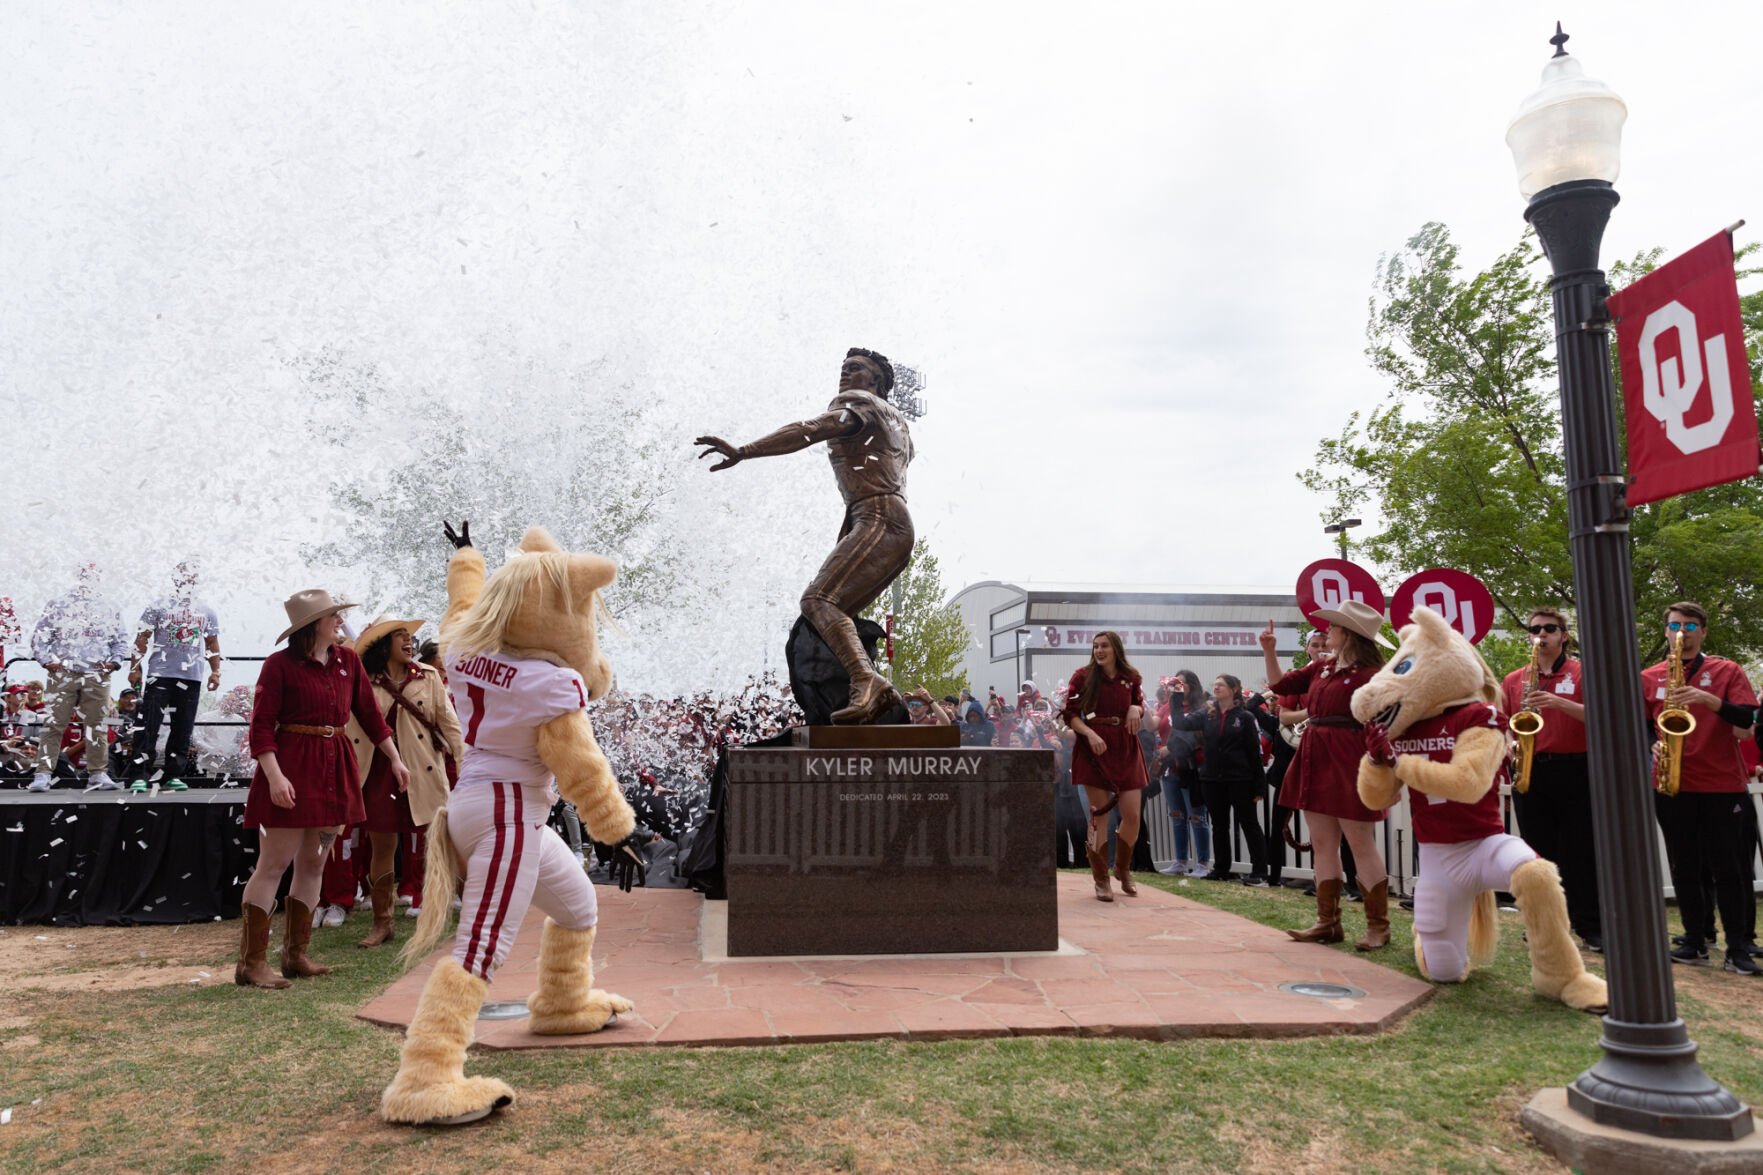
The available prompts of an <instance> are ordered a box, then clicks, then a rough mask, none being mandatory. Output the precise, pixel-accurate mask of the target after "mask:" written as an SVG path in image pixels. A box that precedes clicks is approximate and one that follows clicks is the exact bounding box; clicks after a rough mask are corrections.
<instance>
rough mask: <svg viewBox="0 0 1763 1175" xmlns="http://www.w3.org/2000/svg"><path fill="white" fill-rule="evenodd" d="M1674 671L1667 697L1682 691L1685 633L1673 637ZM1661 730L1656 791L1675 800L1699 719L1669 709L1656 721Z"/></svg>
mask: <svg viewBox="0 0 1763 1175" xmlns="http://www.w3.org/2000/svg"><path fill="white" fill-rule="evenodd" d="M1669 661H1670V665H1671V669H1670V676H1669V679H1668V680H1669V682H1670V684H1669V685H1668V686H1667V688H1666V692H1667V694H1669V693H1670V691H1671V690H1677V689H1682V688H1683V633H1681V632H1678V633H1673V634H1672V636H1671V656H1670V658H1669ZM1653 725H1654V726H1655V727H1657V728H1658V730H1659V747H1658V749H1657V750H1655V751H1654V752H1653V789H1654V790H1655V791H1657V792H1658V793H1659V794H1660V795H1665V796H1674V795H1676V794H1677V785H1678V783H1679V782H1680V776H1681V775H1682V773H1683V740H1684V739H1686V738H1688V737H1689V736H1690V734H1691V733H1693V732H1694V731H1695V729H1696V716H1695V715H1694V714H1691V713H1690V712H1689V711H1688V710H1680V709H1677V708H1676V707H1672V706H1667V707H1666V708H1665V709H1662V710H1660V711H1659V717H1657V718H1655V719H1653Z"/></svg>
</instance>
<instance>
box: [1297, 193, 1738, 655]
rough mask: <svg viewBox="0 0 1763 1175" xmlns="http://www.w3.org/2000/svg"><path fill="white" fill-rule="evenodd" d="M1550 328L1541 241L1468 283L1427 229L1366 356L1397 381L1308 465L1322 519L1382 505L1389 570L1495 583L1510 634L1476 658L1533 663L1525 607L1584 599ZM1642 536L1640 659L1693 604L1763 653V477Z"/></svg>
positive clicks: (1381, 282) (1376, 307)
mask: <svg viewBox="0 0 1763 1175" xmlns="http://www.w3.org/2000/svg"><path fill="white" fill-rule="evenodd" d="M1657 259H1658V253H1657V251H1654V252H1651V253H1647V254H1643V255H1642V256H1640V257H1637V258H1634V259H1633V260H1631V261H1628V262H1625V263H1622V264H1620V265H1617V266H1613V267H1612V273H1611V276H1612V283H1613V284H1622V283H1625V282H1626V281H1630V280H1633V278H1635V277H1638V276H1640V275H1641V274H1643V273H1645V272H1647V271H1649V270H1651V268H1652V267H1653V266H1654V264H1656V262H1657ZM1747 272H1749V271H1747ZM1743 303H1744V313H1745V322H1746V332H1747V338H1754V337H1755V336H1756V335H1757V334H1758V333H1759V331H1760V329H1763V295H1751V296H1749V297H1747V298H1745V299H1744V300H1743ZM1553 323H1554V319H1553V312H1552V309H1551V306H1550V302H1549V292H1548V272H1547V267H1546V265H1545V264H1544V263H1543V260H1542V257H1541V254H1540V252H1539V251H1538V249H1537V247H1536V245H1535V242H1534V238H1533V237H1532V236H1530V235H1529V234H1528V233H1527V234H1526V235H1525V237H1524V238H1523V239H1521V240H1520V241H1519V243H1518V244H1517V245H1516V246H1514V247H1513V248H1512V249H1511V250H1509V251H1507V252H1506V253H1504V254H1502V255H1500V256H1499V257H1497V258H1496V259H1495V260H1494V262H1493V263H1492V264H1491V265H1489V266H1488V267H1487V268H1486V269H1485V270H1482V271H1481V272H1479V273H1475V274H1473V275H1469V276H1465V275H1464V274H1463V273H1462V266H1461V261H1460V258H1459V255H1458V249H1457V246H1456V245H1455V244H1454V243H1453V242H1452V240H1451V237H1450V233H1449V231H1448V230H1447V229H1446V228H1445V227H1444V226H1443V225H1440V224H1428V225H1426V226H1425V227H1423V228H1422V229H1421V230H1420V231H1419V232H1418V233H1416V234H1415V235H1414V236H1413V237H1412V238H1410V239H1409V241H1408V242H1407V244H1406V245H1405V246H1404V247H1403V249H1402V250H1401V251H1399V252H1398V253H1396V254H1394V255H1393V256H1390V257H1386V258H1384V259H1383V261H1382V262H1381V263H1380V264H1379V266H1378V272H1377V279H1376V283H1375V287H1374V291H1373V295H1372V298H1371V304H1370V314H1369V322H1368V326H1367V343H1368V345H1367V348H1366V355H1367V357H1368V359H1369V360H1370V362H1371V365H1372V368H1373V369H1374V370H1375V371H1376V372H1377V373H1378V374H1379V375H1380V376H1382V377H1383V378H1384V379H1385V380H1386V381H1387V384H1388V391H1387V395H1386V398H1385V402H1384V403H1383V404H1382V405H1380V406H1378V407H1376V408H1374V409H1372V410H1371V411H1369V412H1368V413H1366V414H1363V415H1362V414H1360V413H1354V414H1353V415H1352V416H1351V417H1349V419H1348V421H1347V424H1346V427H1345V428H1343V429H1342V431H1341V433H1340V435H1339V436H1337V437H1334V438H1331V439H1329V440H1325V441H1324V442H1322V444H1321V445H1320V447H1319V449H1318V452H1317V459H1316V461H1315V463H1314V465H1313V467H1312V469H1311V470H1310V471H1308V472H1306V473H1304V474H1301V475H1300V476H1301V478H1302V480H1303V481H1304V483H1305V484H1306V485H1307V486H1308V487H1309V488H1310V489H1312V490H1314V491H1316V492H1318V493H1320V494H1322V495H1324V496H1325V497H1326V498H1327V499H1328V500H1329V502H1330V505H1329V508H1328V510H1327V511H1326V512H1325V514H1324V518H1325V519H1333V518H1335V517H1339V516H1340V515H1341V514H1342V513H1351V512H1355V511H1358V510H1359V509H1361V508H1362V507H1365V506H1368V505H1369V506H1373V507H1375V509H1376V510H1377V512H1378V513H1379V514H1380V515H1381V518H1382V521H1383V528H1382V529H1381V530H1380V531H1378V532H1377V533H1375V534H1372V535H1370V536H1369V537H1368V538H1367V539H1366V540H1365V541H1364V542H1363V544H1362V546H1363V548H1364V550H1365V551H1366V553H1367V554H1369V555H1370V556H1371V558H1372V559H1373V560H1375V561H1376V562H1377V563H1378V564H1379V565H1380V566H1381V567H1382V568H1383V569H1384V570H1386V571H1388V572H1391V573H1393V574H1395V575H1407V574H1412V573H1413V572H1416V571H1420V570H1423V569H1425V568H1427V567H1437V566H1447V567H1456V568H1458V569H1460V570H1463V571H1467V572H1469V573H1471V574H1473V575H1475V576H1477V577H1479V578H1480V579H1481V580H1482V581H1483V582H1484V583H1486V584H1487V585H1488V587H1489V589H1490V590H1491V591H1492V592H1493V595H1494V601H1495V604H1496V606H1497V608H1498V610H1499V613H1500V619H1501V620H1502V621H1503V626H1504V627H1505V629H1506V630H1507V635H1504V636H1502V635H1498V634H1497V635H1495V636H1493V637H1490V638H1489V641H1488V642H1485V643H1484V647H1483V652H1484V654H1485V655H1487V657H1488V660H1489V661H1490V662H1491V663H1493V664H1494V665H1495V667H1496V668H1501V669H1511V668H1515V667H1516V666H1517V665H1519V664H1521V663H1522V661H1523V658H1524V655H1525V651H1524V645H1523V642H1522V640H1521V639H1519V638H1518V636H1517V630H1518V628H1519V625H1520V624H1522V622H1523V620H1524V612H1525V610H1526V609H1528V608H1529V607H1531V606H1533V605H1535V604H1539V603H1560V604H1563V605H1565V606H1566V607H1567V608H1569V609H1573V608H1575V607H1576V606H1577V604H1578V601H1577V600H1576V598H1575V593H1574V587H1573V564H1572V559H1571V556H1570V553H1569V549H1568V542H1567V499H1566V488H1565V480H1566V479H1565V472H1566V471H1565V464H1564V459H1563V454H1562V434H1561V420H1560V402H1559V395H1558V391H1557V386H1556V378H1555V362H1554V325H1553ZM1753 354H1754V349H1753ZM1612 358H1613V359H1614V354H1613V355H1612ZM1755 362H1756V361H1755V359H1753V365H1755ZM1756 374H1757V373H1756V372H1755V371H1754V372H1753V385H1754V386H1755V384H1756ZM1632 533H1633V538H1634V543H1635V585H1636V607H1637V633H1636V636H1637V640H1638V641H1639V643H1640V645H1641V648H1642V650H1643V652H1647V651H1651V650H1652V649H1653V648H1655V647H1656V646H1657V645H1658V637H1657V633H1658V629H1659V625H1658V616H1659V614H1660V613H1661V612H1662V610H1663V608H1664V605H1665V604H1667V603H1669V602H1670V601H1672V600H1675V599H1680V598H1694V599H1698V600H1700V601H1701V602H1702V603H1703V604H1704V605H1705V606H1706V607H1707V608H1708V609H1709V612H1710V614H1711V615H1712V616H1713V617H1716V618H1717V620H1716V623H1717V624H1719V625H1720V627H1721V629H1722V630H1723V631H1722V632H1721V635H1720V645H1719V647H1720V648H1721V650H1722V651H1723V652H1725V653H1727V654H1728V655H1731V656H1735V657H1746V658H1749V657H1755V656H1757V655H1759V654H1760V653H1763V609H1759V608H1758V607H1757V606H1756V605H1757V603H1758V602H1759V601H1758V600H1757V588H1756V586H1755V569H1756V568H1757V567H1758V566H1759V565H1760V564H1759V561H1758V560H1759V558H1763V488H1760V487H1759V485H1758V483H1757V482H1756V481H1754V480H1753V481H1747V482H1741V483H1737V484H1735V485H1730V486H1723V487H1718V488H1716V489H1711V490H1704V491H1701V492H1699V493H1695V494H1689V495H1686V496H1684V497H1682V498H1679V499H1675V500H1673V501H1671V502H1662V503H1657V504H1654V505H1649V506H1645V507H1642V508H1641V509H1640V510H1639V511H1638V512H1637V514H1636V518H1635V520H1634V524H1633V532H1632Z"/></svg>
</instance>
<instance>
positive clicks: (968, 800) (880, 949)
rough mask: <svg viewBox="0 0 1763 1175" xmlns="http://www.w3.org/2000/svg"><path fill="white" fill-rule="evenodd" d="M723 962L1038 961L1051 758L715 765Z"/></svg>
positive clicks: (780, 754)
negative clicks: (723, 888)
mask: <svg viewBox="0 0 1763 1175" xmlns="http://www.w3.org/2000/svg"><path fill="white" fill-rule="evenodd" d="M725 817H726V820H727V829H728V850H727V857H726V876H727V881H728V952H729V955H730V956H735V957H739V956H754V955H871V954H873V955H893V954H921V953H961V952H977V951H1051V950H1056V949H1058V945H1059V918H1058V910H1057V904H1056V898H1055V893H1054V885H1055V882H1054V869H1053V753H1052V752H1051V751H1020V750H993V749H990V748H958V747H957V748H951V747H945V748H922V747H918V748H869V749H849V750H836V749H822V748H814V747H794V748H789V749H766V750H736V751H732V752H730V754H729V777H728V796H727V800H726V805H725Z"/></svg>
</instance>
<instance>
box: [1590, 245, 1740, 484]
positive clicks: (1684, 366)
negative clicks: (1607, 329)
mask: <svg viewBox="0 0 1763 1175" xmlns="http://www.w3.org/2000/svg"><path fill="white" fill-rule="evenodd" d="M1610 313H1611V314H1612V315H1613V316H1614V317H1615V318H1616V320H1617V323H1616V346H1617V351H1618V353H1619V354H1620V356H1621V360H1622V393H1623V398H1624V400H1625V403H1624V406H1623V407H1624V414H1625V415H1626V417H1627V418H1628V467H1629V473H1630V475H1631V481H1632V484H1631V485H1630V486H1629V489H1628V504H1629V505H1630V506H1639V505H1642V504H1644V503H1646V502H1657V501H1659V500H1660V499H1662V498H1670V497H1675V496H1676V495H1678V494H1687V493H1689V492H1690V491H1691V490H1700V489H1706V488H1707V487H1708V486H1715V485H1722V484H1724V483H1726V482H1729V481H1738V480H1740V479H1741V478H1746V477H1750V476H1752V475H1753V474H1755V473H1756V472H1757V470H1758V466H1759V457H1760V456H1763V450H1760V448H1759V444H1758V440H1757V409H1756V405H1755V404H1754V403H1753V402H1752V399H1751V369H1750V365H1749V364H1748V362H1747V361H1746V359H1745V331H1744V324H1743V322H1742V321H1741V320H1740V318H1739V291H1738V278H1737V277H1736V276H1735V275H1734V272H1733V260H1732V236H1731V234H1729V233H1724V232H1722V233H1716V234H1715V235H1714V236H1712V237H1709V238H1708V239H1707V240H1706V241H1703V242H1702V243H1701V244H1700V245H1697V246H1696V247H1695V248H1694V249H1691V250H1690V251H1689V252H1688V253H1685V254H1684V255H1683V256H1682V257H1679V258H1677V259H1676V260H1674V261H1671V262H1668V263H1667V264H1665V265H1662V266H1660V267H1659V268H1658V269H1655V270H1654V271H1653V272H1652V273H1649V274H1648V275H1647V276H1645V277H1643V278H1641V279H1639V280H1638V281H1636V282H1634V283H1633V284H1632V285H1630V286H1629V287H1628V288H1627V289H1625V290H1623V291H1621V292H1620V293H1617V294H1612V295H1611V296H1610Z"/></svg>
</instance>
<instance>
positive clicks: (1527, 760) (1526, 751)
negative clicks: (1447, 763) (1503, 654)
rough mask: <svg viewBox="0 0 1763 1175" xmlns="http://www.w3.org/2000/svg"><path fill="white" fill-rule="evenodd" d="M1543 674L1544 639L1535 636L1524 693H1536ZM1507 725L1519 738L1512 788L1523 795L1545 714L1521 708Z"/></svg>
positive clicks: (1526, 670)
mask: <svg viewBox="0 0 1763 1175" xmlns="http://www.w3.org/2000/svg"><path fill="white" fill-rule="evenodd" d="M1542 676H1543V640H1542V638H1541V637H1533V638H1532V639H1531V642H1530V664H1529V665H1528V666H1527V667H1526V668H1525V670H1524V693H1525V694H1531V693H1535V692H1536V688H1537V685H1538V683H1539V682H1541V681H1542ZM1507 725H1508V726H1509V727H1510V728H1511V730H1512V734H1513V736H1514V737H1516V738H1517V740H1518V775H1517V776H1516V777H1515V778H1514V779H1513V781H1512V790H1513V791H1515V792H1517V793H1518V794H1519V795H1523V794H1524V793H1525V792H1527V791H1529V790H1530V764H1531V760H1532V759H1534V758H1535V757H1536V749H1537V735H1539V734H1541V733H1542V732H1543V716H1542V715H1541V714H1539V713H1537V712H1536V711H1535V710H1520V711H1519V712H1518V713H1516V714H1514V715H1512V721H1511V722H1510V723H1508V724H1507Z"/></svg>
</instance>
